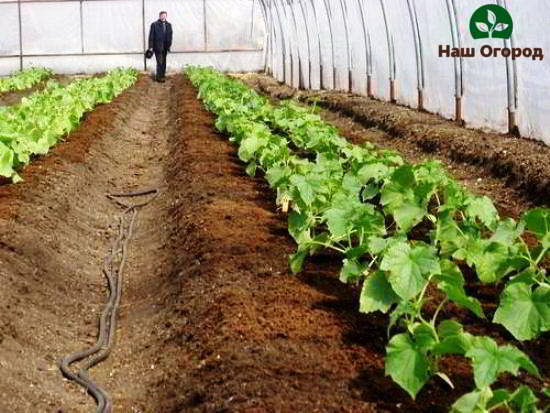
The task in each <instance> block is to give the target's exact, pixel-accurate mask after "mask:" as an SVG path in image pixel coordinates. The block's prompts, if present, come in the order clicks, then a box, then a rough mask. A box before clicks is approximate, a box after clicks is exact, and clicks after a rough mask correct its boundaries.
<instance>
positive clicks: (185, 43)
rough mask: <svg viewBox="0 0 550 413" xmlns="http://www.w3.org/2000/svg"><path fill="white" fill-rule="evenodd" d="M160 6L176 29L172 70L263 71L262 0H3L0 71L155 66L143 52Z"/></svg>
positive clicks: (170, 62) (0, 8)
mask: <svg viewBox="0 0 550 413" xmlns="http://www.w3.org/2000/svg"><path fill="white" fill-rule="evenodd" d="M161 10H165V11H167V12H168V21H170V23H172V26H173V29H174V39H173V44H172V49H171V52H172V54H171V55H170V57H169V59H168V68H169V69H179V68H181V66H182V65H185V64H202V65H209V66H215V67H216V68H218V69H220V70H224V71H243V70H247V71H258V70H261V69H263V68H264V59H263V58H262V57H263V56H264V51H263V48H264V44H265V41H266V36H265V34H266V33H265V32H266V19H265V15H264V10H263V8H262V6H261V4H260V0H185V1H182V0H63V1H61V0H51V1H43V0H40V1H39V0H20V1H16V0H0V31H1V33H0V34H1V35H0V75H6V74H8V73H10V72H12V71H14V70H17V69H22V68H25V67H29V66H33V65H45V66H48V67H50V68H52V69H54V70H55V71H56V72H58V73H82V72H83V73H95V72H102V71H105V70H108V69H111V68H114V67H118V66H132V67H135V68H137V69H142V70H143V69H145V68H147V69H151V67H154V65H155V63H154V59H153V60H150V61H145V59H144V57H143V53H144V51H145V49H146V48H147V46H148V39H147V37H148V33H149V27H150V24H151V23H152V22H153V21H155V20H156V19H158V14H159V11H161ZM147 66H148V67H147Z"/></svg>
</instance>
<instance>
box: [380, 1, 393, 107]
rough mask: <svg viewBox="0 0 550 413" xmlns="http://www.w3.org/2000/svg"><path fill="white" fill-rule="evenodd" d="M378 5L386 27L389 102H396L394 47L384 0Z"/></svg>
mask: <svg viewBox="0 0 550 413" xmlns="http://www.w3.org/2000/svg"><path fill="white" fill-rule="evenodd" d="M380 7H382V15H383V17H384V26H385V27H386V41H387V42H388V63H389V69H390V72H389V73H390V102H392V103H396V102H397V98H396V93H395V73H396V70H397V69H396V63H395V48H394V44H393V38H392V35H391V33H390V26H389V23H388V15H387V13H386V5H385V4H384V0H380Z"/></svg>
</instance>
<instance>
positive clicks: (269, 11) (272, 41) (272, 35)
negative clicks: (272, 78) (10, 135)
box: [262, 0, 277, 75]
mask: <svg viewBox="0 0 550 413" xmlns="http://www.w3.org/2000/svg"><path fill="white" fill-rule="evenodd" d="M266 1H268V0H262V4H264V5H265V8H266V20H268V21H269V34H268V36H269V37H268V40H269V57H267V58H266V59H269V60H270V61H271V66H270V67H269V70H268V73H269V74H270V75H274V74H275V50H276V49H275V45H276V44H277V33H276V30H275V18H274V17H273V7H272V4H271V1H270V0H269V6H268V4H266ZM268 15H269V16H268ZM267 16H268V17H267ZM267 65H268V66H269V63H267Z"/></svg>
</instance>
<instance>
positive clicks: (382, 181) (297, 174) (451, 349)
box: [187, 68, 550, 412]
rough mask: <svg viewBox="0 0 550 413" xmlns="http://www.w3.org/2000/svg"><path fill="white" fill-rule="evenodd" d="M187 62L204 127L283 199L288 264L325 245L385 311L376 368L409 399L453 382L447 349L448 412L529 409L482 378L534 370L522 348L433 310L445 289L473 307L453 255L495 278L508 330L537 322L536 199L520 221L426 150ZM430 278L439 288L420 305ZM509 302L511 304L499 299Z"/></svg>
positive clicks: (543, 308)
mask: <svg viewBox="0 0 550 413" xmlns="http://www.w3.org/2000/svg"><path fill="white" fill-rule="evenodd" d="M187 73H188V75H189V77H190V79H191V81H192V82H193V83H194V85H195V86H197V87H198V88H199V96H200V97H201V98H202V99H203V101H204V102H205V105H206V107H207V108H208V109H209V110H211V111H212V112H214V113H216V114H217V115H218V119H217V121H216V126H217V128H218V129H219V130H221V131H223V132H225V133H227V134H228V135H229V136H230V139H231V140H232V141H233V142H235V143H236V144H237V145H239V157H240V159H241V160H243V161H244V162H246V163H248V167H247V172H248V173H249V174H251V175H254V174H255V173H256V171H257V170H262V171H263V172H264V174H265V177H266V179H267V181H268V183H269V184H270V186H271V187H272V188H274V189H276V191H277V202H278V204H279V205H281V206H282V207H283V209H285V210H286V209H290V213H289V217H288V224H289V232H290V234H291V235H292V237H293V238H294V239H295V241H296V243H297V245H298V248H297V251H296V253H294V254H293V255H292V256H291V257H290V266H291V269H292V271H293V272H299V271H300V270H301V268H302V266H303V265H304V261H305V259H306V258H307V256H308V255H311V254H314V253H315V252H317V251H318V250H319V249H322V248H330V249H333V250H335V251H338V252H339V253H341V254H342V256H343V266H342V270H341V273H340V279H341V280H342V281H343V282H348V283H358V284H360V283H362V291H361V295H360V311H362V312H365V313H370V312H375V311H381V312H384V313H389V314H390V324H389V327H388V331H389V332H392V333H393V331H394V330H396V331H397V332H396V333H395V334H394V335H393V336H392V337H391V338H390V340H389V343H388V346H387V349H386V350H387V356H386V373H387V374H388V375H390V376H391V377H392V379H393V380H394V381H395V382H396V383H398V384H399V385H400V386H401V387H402V388H403V389H405V390H406V391H407V392H408V393H409V394H410V395H411V396H412V397H415V396H416V395H417V393H418V392H419V391H420V390H421V389H422V387H423V386H424V385H425V384H426V383H427V381H428V380H429V379H430V377H432V376H434V375H437V376H439V377H441V378H442V379H443V380H445V381H446V382H448V383H449V384H450V385H452V383H451V381H450V379H449V378H448V377H447V376H445V374H443V373H442V372H441V371H440V370H439V366H438V364H439V361H440V360H441V358H442V357H445V356H447V355H459V356H462V357H465V358H466V359H468V360H470V361H471V364H472V367H473V372H474V382H475V384H476V390H474V391H473V392H472V393H469V394H467V395H465V396H463V397H461V398H460V399H459V400H458V401H457V402H456V403H455V405H454V406H453V410H454V411H456V412H470V411H471V412H478V411H479V412H483V411H491V410H494V409H497V408H508V409H515V408H516V407H517V406H518V405H521V406H523V407H522V410H521V411H526V412H531V411H536V403H537V399H536V397H535V395H534V393H533V392H532V391H531V390H530V389H528V388H527V387H521V388H519V389H518V390H517V391H515V392H513V393H510V392H508V391H507V390H495V391H493V390H492V389H491V385H492V384H493V383H494V382H495V381H496V380H497V378H498V377H499V375H500V374H502V373H505V372H507V373H511V374H514V375H516V374H518V372H519V371H520V369H521V370H524V371H526V372H528V373H530V374H532V375H534V376H538V375H539V372H538V370H537V367H536V366H535V365H534V364H533V363H532V362H531V361H530V360H529V358H528V357H527V356H526V355H525V354H524V353H523V352H521V351H520V350H519V349H517V348H516V347H513V346H511V345H505V346H498V345H497V343H496V342H495V341H494V340H492V339H491V338H489V337H474V336H472V335H471V334H469V333H467V332H465V331H464V329H463V327H462V326H461V325H460V324H459V323H458V322H456V321H453V320H443V321H440V320H439V318H440V315H441V313H442V310H443V309H444V307H445V304H446V303H447V302H449V301H452V302H453V303H454V304H456V305H458V306H460V307H463V308H465V309H468V310H469V311H471V312H472V313H474V314H476V315H477V316H478V317H481V318H484V317H485V314H484V312H483V310H482V306H481V304H480V302H479V301H478V300H477V299H476V298H474V297H470V296H468V295H467V294H466V288H465V285H466V280H465V277H464V275H463V274H462V272H461V270H460V267H459V264H460V265H466V266H469V267H470V268H471V270H475V272H476V273H477V275H478V277H479V279H480V281H481V282H484V283H495V282H500V281H502V280H508V284H507V286H506V288H505V290H504V292H503V295H502V298H501V304H500V306H499V308H498V310H497V312H496V313H495V316H494V321H495V322H498V323H501V324H503V325H504V326H505V327H506V328H507V329H508V330H509V331H510V332H511V333H512V334H514V335H515V336H516V337H517V338H520V339H528V338H534V337H536V336H538V335H539V334H540V333H542V332H544V331H547V330H548V328H549V325H548V321H549V319H550V317H549V313H550V312H549V307H548V306H549V304H550V302H549V300H548V279H547V275H546V273H545V271H544V269H543V268H542V267H541V263H542V261H543V259H544V257H545V256H546V254H547V252H548V240H549V235H548V227H549V222H548V219H549V211H548V210H546V209H537V210H533V211H529V212H527V213H526V214H525V215H524V216H523V218H522V220H521V221H520V222H519V223H516V222H515V221H513V220H502V219H500V218H499V217H498V214H497V211H496V209H495V207H494V205H493V204H492V202H491V201H490V200H489V199H488V198H486V197H479V196H474V195H472V194H470V193H468V192H467V191H465V190H464V189H463V188H461V187H460V186H459V185H458V184H457V183H456V182H455V181H453V180H452V179H451V178H449V177H448V176H447V174H446V173H445V172H444V171H443V169H442V168H441V166H440V165H439V164H438V163H436V162H426V163H421V164H417V165H408V164H406V163H404V162H403V160H402V159H401V158H400V157H399V156H398V155H396V154H395V153H392V152H388V151H380V150H377V149H375V148H374V147H373V146H372V145H363V146H356V145H352V144H350V143H348V142H347V141H345V140H344V139H342V138H341V137H339V136H338V134H337V132H336V130H335V129H334V128H332V127H330V126H328V125H326V124H325V123H324V122H323V121H322V120H321V119H320V117H319V116H317V115H314V114H312V113H311V112H310V111H308V110H306V109H304V108H301V107H299V106H298V105H296V104H295V103H292V102H285V103H283V104H281V105H280V106H279V107H276V108H275V107H273V106H272V105H271V104H270V103H269V102H268V101H267V99H265V98H263V97H261V96H259V95H258V94H256V93H255V92H253V91H251V90H250V89H249V88H248V87H246V86H245V85H243V84H242V83H240V82H238V81H234V80H231V79H229V78H227V77H225V76H223V75H221V74H220V73H217V72H215V71H214V70H211V69H199V68H189V69H188V70H187ZM291 147H293V148H295V149H296V150H297V151H298V152H299V154H298V153H296V151H295V150H292V149H291ZM299 155H303V156H299ZM422 226H425V227H426V228H427V229H424V230H422ZM525 231H528V232H530V233H532V234H533V235H534V236H535V237H536V239H537V240H538V243H537V245H536V246H534V247H532V248H530V247H528V246H527V244H526V243H525V241H524V239H523V237H522V235H523V234H524V232H525ZM432 288H436V289H437V290H439V291H440V293H441V295H442V296H443V298H442V299H441V300H440V301H439V302H438V303H437V308H436V310H435V311H432V312H431V313H428V311H427V307H426V304H427V303H428V302H430V300H433V297H432V296H433V293H430V289H432ZM515 302H520V303H521V304H520V305H521V306H522V308H523V309H525V312H524V313H522V314H519V315H518V314H516V313H514V312H513V311H512V307H513V305H514V303H515ZM525 321H527V323H526V322H525Z"/></svg>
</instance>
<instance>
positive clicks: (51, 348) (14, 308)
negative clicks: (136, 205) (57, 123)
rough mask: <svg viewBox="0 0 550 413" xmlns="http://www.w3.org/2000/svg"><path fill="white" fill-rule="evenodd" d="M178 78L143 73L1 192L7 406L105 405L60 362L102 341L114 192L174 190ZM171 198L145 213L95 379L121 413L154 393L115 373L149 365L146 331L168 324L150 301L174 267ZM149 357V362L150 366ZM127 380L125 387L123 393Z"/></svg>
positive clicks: (0, 338) (0, 294) (0, 403)
mask: <svg viewBox="0 0 550 413" xmlns="http://www.w3.org/2000/svg"><path fill="white" fill-rule="evenodd" d="M174 82H175V80H174V79H171V80H170V81H169V82H168V83H166V84H165V85H160V84H156V83H153V82H152V81H151V80H150V79H146V78H141V79H140V81H139V82H138V84H137V86H136V87H134V88H132V89H130V90H129V91H127V92H125V93H124V94H123V95H121V96H120V97H118V98H117V99H116V100H115V102H113V103H112V104H110V105H105V106H101V107H99V108H97V109H96V110H95V111H94V112H92V113H90V114H89V115H87V119H86V120H85V121H84V122H83V124H82V125H81V127H80V128H79V129H78V130H77V131H76V132H75V133H73V134H72V135H71V136H69V138H68V140H67V142H66V143H64V144H60V145H59V146H58V147H56V148H55V149H54V151H53V152H52V153H51V154H49V155H48V156H46V157H44V158H41V159H38V160H37V161H36V162H34V163H33V164H32V165H31V166H30V167H28V168H26V169H25V171H24V175H23V177H24V180H25V181H24V182H23V183H22V184H19V185H5V186H3V187H1V188H0V233H1V235H0V263H1V265H0V279H1V280H2V289H0V308H1V312H0V348H1V351H0V366H1V367H2V370H3V372H4V374H3V375H2V377H1V378H0V395H2V396H4V397H2V398H0V411H13V412H18V411H21V412H24V411H54V410H56V409H59V411H64V412H65V411H91V410H92V409H93V401H92V399H91V398H90V397H88V396H87V395H86V394H85V393H84V392H83V391H82V389H80V388H79V387H77V386H75V385H74V384H73V383H69V382H67V381H65V380H64V379H62V377H61V376H60V373H59V371H58V369H57V362H58V361H59V359H60V358H61V357H62V356H64V355H66V354H69V353H71V352H74V351H77V350H80V349H82V348H84V347H87V346H89V345H90V344H91V343H92V342H93V341H94V340H95V335H96V333H97V331H96V324H97V317H98V314H99V312H100V311H101V309H102V305H103V302H104V301H105V297H106V293H107V292H106V289H105V280H104V279H103V276H102V274H101V272H100V269H101V263H102V260H103V257H104V255H105V253H106V251H107V248H108V245H109V242H110V238H111V237H112V235H113V232H114V230H115V228H114V224H115V222H116V221H115V220H116V217H117V216H118V214H119V212H120V209H119V208H118V207H116V206H115V205H114V204H113V203H112V202H111V201H109V200H108V199H107V198H106V197H105V195H106V194H107V193H111V192H126V191H133V190H136V189H139V188H144V187H151V186H160V187H161V190H162V187H163V182H164V179H163V160H165V159H166V153H165V152H166V144H167V140H168V138H167V136H168V135H169V134H170V133H171V131H173V130H174V124H173V121H172V119H171V118H172V117H173V116H172V115H173V114H174V113H175V112H174V110H175V108H174V106H173V99H172V98H173V96H174V91H173V89H174ZM165 199H166V197H165V196H164V197H160V198H159V199H157V200H156V201H155V204H154V205H153V204H151V205H150V206H148V207H146V208H145V209H144V210H143V211H142V213H141V214H140V216H139V218H138V219H139V220H138V223H137V228H136V231H135V239H134V241H132V242H131V244H130V256H129V262H128V264H127V266H126V271H125V274H126V279H125V282H124V293H123V304H124V306H123V308H122V314H121V317H120V324H119V337H118V345H117V351H116V353H115V354H113V356H112V358H111V359H110V360H109V363H106V364H105V365H102V366H101V368H97V369H94V370H93V371H92V373H91V374H92V376H93V377H94V378H96V380H97V382H98V383H101V384H103V385H104V386H105V388H107V389H108V391H109V392H111V393H112V394H113V396H114V398H115V400H116V402H115V403H116V406H117V411H129V410H126V409H120V410H118V406H119V405H120V404H121V403H122V400H123V398H122V397H119V395H120V394H121V393H123V394H124V398H133V397H134V393H133V389H134V387H138V388H139V390H137V391H136V392H137V393H139V392H140V391H141V392H143V387H144V386H145V384H144V383H140V380H139V379H138V378H136V377H134V375H133V373H134V372H133V371H127V370H124V371H123V372H122V373H121V375H120V376H123V377H119V376H117V375H115V374H114V373H115V372H117V371H118V369H119V368H120V367H119V366H121V365H122V366H124V365H125V363H126V359H127V358H131V359H132V360H134V361H137V359H138V357H137V356H135V355H134V354H132V351H133V350H135V348H134V347H133V346H132V345H131V344H134V342H138V341H141V342H142V343H143V342H145V343H148V344H150V340H143V337H135V336H136V335H137V334H138V333H139V332H142V328H145V327H143V326H144V325H146V326H151V325H154V324H155V321H156V320H153V319H152V318H151V315H152V313H154V310H155V307H154V305H153V303H147V302H146V298H148V297H150V296H154V295H155V294H158V293H159V289H157V288H155V286H154V283H155V282H156V280H155V279H154V278H153V277H154V276H155V275H158V274H156V273H155V271H156V270H157V269H160V268H162V270H165V269H166V267H161V265H160V264H162V259H163V251H162V243H163V242H165V241H164V240H163V239H162V237H163V235H164V234H165V232H163V231H162V230H161V228H162V225H165V224H163V223H164V222H167V220H166V219H165V218H163V217H162V216H161V215H162V211H163V209H162V205H163V202H165ZM136 251H139V254H138V253H137V252H136ZM149 279H150V281H149ZM148 283H149V284H148ZM135 290H138V291H137V292H136V291H135ZM134 303H135V305H134ZM144 307H147V310H149V312H148V313H146V314H145V313H144V312H143V311H142V309H143V308H144ZM143 320H145V322H144V321H143ZM149 361H150V360H147V359H146V358H145V357H142V358H139V363H140V364H141V363H148V362H149ZM149 366H150V364H149ZM133 367H136V370H135V371H140V370H138V369H137V366H133ZM143 373H144V374H147V371H145V370H144V371H143ZM116 380H119V381H120V382H121V383H122V382H124V385H123V391H122V392H119V391H118V390H119V389H118V387H117V385H118V382H117V381H116ZM121 390H122V389H121Z"/></svg>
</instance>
